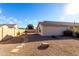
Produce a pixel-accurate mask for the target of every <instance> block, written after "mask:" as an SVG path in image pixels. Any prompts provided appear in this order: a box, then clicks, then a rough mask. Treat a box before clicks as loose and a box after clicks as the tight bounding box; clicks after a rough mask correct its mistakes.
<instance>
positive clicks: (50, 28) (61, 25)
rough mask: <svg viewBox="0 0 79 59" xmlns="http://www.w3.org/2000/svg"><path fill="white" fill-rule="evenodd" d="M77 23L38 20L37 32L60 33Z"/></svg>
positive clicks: (44, 34)
mask: <svg viewBox="0 0 79 59" xmlns="http://www.w3.org/2000/svg"><path fill="white" fill-rule="evenodd" d="M76 26H79V23H71V22H55V21H44V22H39V24H38V26H37V33H38V34H40V35H42V36H51V35H62V34H63V31H64V30H67V29H73V28H74V27H76Z"/></svg>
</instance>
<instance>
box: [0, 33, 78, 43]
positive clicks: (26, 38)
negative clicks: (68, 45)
mask: <svg viewBox="0 0 79 59" xmlns="http://www.w3.org/2000/svg"><path fill="white" fill-rule="evenodd" d="M70 39H76V40H79V38H75V37H63V36H56V37H51V36H40V35H38V34H27V35H21V36H17V37H13V38H11V39H8V40H4V41H2V42H0V44H17V43H22V42H23V41H25V42H24V43H27V42H36V41H45V40H70Z"/></svg>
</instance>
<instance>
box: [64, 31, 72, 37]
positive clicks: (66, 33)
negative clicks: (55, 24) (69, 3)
mask: <svg viewBox="0 0 79 59" xmlns="http://www.w3.org/2000/svg"><path fill="white" fill-rule="evenodd" d="M63 35H64V36H73V31H71V30H65V31H63Z"/></svg>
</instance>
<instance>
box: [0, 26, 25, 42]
mask: <svg viewBox="0 0 79 59" xmlns="http://www.w3.org/2000/svg"><path fill="white" fill-rule="evenodd" d="M24 31H25V29H19V28H8V27H7V26H3V27H0V41H2V40H6V39H7V38H8V37H6V36H7V35H9V36H12V37H14V36H17V33H18V32H20V34H22V33H23V32H24ZM4 38H6V39H4Z"/></svg>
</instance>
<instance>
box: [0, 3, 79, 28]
mask: <svg viewBox="0 0 79 59" xmlns="http://www.w3.org/2000/svg"><path fill="white" fill-rule="evenodd" d="M78 5H79V4H66V3H35V4H34V3H2V4H0V23H1V24H3V23H4V24H5V23H7V24H17V25H18V26H19V27H26V26H27V24H33V25H34V26H35V27H36V26H37V24H38V22H40V21H66V22H74V20H75V22H79V20H78V19H79V6H78Z"/></svg>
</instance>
